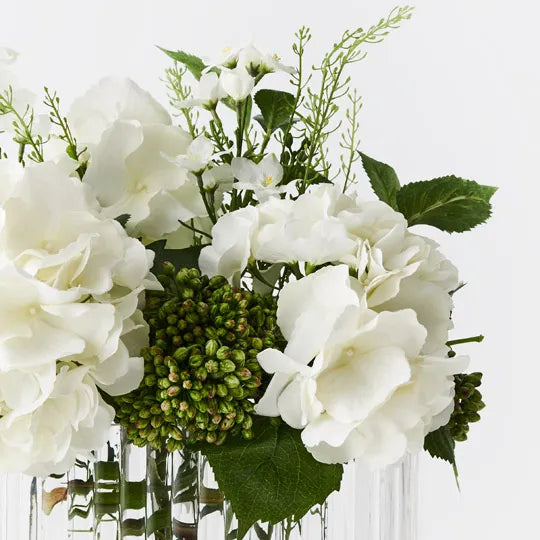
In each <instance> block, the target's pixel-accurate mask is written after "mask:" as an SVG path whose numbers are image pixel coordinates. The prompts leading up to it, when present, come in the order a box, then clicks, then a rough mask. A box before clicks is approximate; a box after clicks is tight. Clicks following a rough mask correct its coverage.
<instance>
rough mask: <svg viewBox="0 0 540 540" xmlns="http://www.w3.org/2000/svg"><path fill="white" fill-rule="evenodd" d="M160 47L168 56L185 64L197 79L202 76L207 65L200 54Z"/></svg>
mask: <svg viewBox="0 0 540 540" xmlns="http://www.w3.org/2000/svg"><path fill="white" fill-rule="evenodd" d="M158 49H161V50H162V51H163V52H164V53H165V54H166V55H167V56H170V57H171V58H172V59H173V60H176V61H177V62H180V63H181V64H184V66H186V67H187V68H188V70H189V71H190V72H191V73H192V75H193V76H194V77H195V78H196V79H197V80H199V79H200V78H201V74H202V72H203V70H204V68H205V67H206V66H205V65H204V62H203V61H202V60H201V59H200V58H199V57H198V56H195V55H193V54H189V53H186V52H184V51H169V50H168V49H164V48H163V47H158Z"/></svg>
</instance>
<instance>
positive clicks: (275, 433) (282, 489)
mask: <svg viewBox="0 0 540 540" xmlns="http://www.w3.org/2000/svg"><path fill="white" fill-rule="evenodd" d="M253 432H254V433H255V437H254V438H253V439H252V440H251V441H244V440H241V439H234V440H232V439H231V440H230V442H229V441H228V442H227V444H225V445H223V446H212V445H204V447H202V448H201V451H202V452H203V453H204V454H205V455H206V456H207V458H208V460H209V462H210V465H211V466H212V468H213V470H214V474H215V476H216V480H217V482H218V485H219V487H220V489H221V490H223V492H224V494H225V497H226V498H227V499H228V500H229V501H230V502H231V506H232V509H233V511H234V513H235V514H236V516H237V518H238V538H239V540H241V539H242V538H243V537H244V535H245V534H246V533H247V531H248V530H249V528H250V527H251V526H252V525H253V524H254V523H255V522H257V521H265V522H270V523H273V524H275V523H279V522H280V521H282V520H284V519H286V518H287V517H290V516H294V519H295V520H298V519H300V518H301V517H302V516H303V515H304V514H306V512H308V511H309V509H310V508H312V507H313V506H314V505H316V504H322V503H323V502H324V501H325V500H326V498H327V497H328V496H329V495H330V493H332V492H333V491H335V490H338V489H339V486H340V482H341V477H342V474H343V467H342V466H341V465H326V464H323V463H319V462H318V461H316V460H315V459H314V458H313V457H312V456H311V454H310V453H309V452H308V451H307V450H306V448H305V446H304V444H303V443H302V440H301V438H300V430H297V429H293V428H291V427H289V426H287V425H286V424H284V423H283V422H281V421H280V420H279V419H277V418H272V419H269V418H264V417H257V418H256V419H255V420H254V424H253Z"/></svg>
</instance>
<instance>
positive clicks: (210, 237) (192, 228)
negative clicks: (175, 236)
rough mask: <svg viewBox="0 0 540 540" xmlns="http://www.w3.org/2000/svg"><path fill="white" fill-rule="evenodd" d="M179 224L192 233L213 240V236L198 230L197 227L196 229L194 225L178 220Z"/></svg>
mask: <svg viewBox="0 0 540 540" xmlns="http://www.w3.org/2000/svg"><path fill="white" fill-rule="evenodd" d="M178 223H180V225H182V227H185V228H186V229H189V230H190V231H193V232H196V233H197V234H200V235H202V236H206V238H209V239H210V240H212V235H211V234H208V233H207V232H204V231H202V230H201V229H197V227H194V226H193V225H188V224H187V223H185V222H184V221H181V220H178Z"/></svg>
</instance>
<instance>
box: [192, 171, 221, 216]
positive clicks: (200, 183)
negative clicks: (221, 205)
mask: <svg viewBox="0 0 540 540" xmlns="http://www.w3.org/2000/svg"><path fill="white" fill-rule="evenodd" d="M196 177H197V185H198V186H199V192H200V193H201V197H202V200H203V203H204V207H205V208H206V211H207V212H208V217H209V218H210V219H211V220H212V223H214V224H215V223H216V221H217V218H216V211H215V209H214V208H213V207H212V205H211V204H210V202H209V201H208V199H207V198H206V191H205V189H204V184H203V179H202V176H201V175H200V174H197V175H196Z"/></svg>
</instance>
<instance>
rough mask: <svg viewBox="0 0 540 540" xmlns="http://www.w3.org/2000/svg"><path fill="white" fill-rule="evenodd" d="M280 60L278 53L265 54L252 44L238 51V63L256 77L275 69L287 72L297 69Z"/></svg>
mask: <svg viewBox="0 0 540 540" xmlns="http://www.w3.org/2000/svg"><path fill="white" fill-rule="evenodd" d="M280 60H281V59H280V57H279V56H278V55H277V54H263V53H261V52H260V51H259V50H258V49H257V48H256V47H254V46H253V45H252V44H250V45H247V46H246V47H244V48H243V49H240V51H238V56H237V65H238V67H243V68H244V69H246V70H247V71H248V73H250V74H251V75H253V76H254V77H255V76H257V75H259V74H262V73H273V72H274V71H285V72H286V73H294V72H295V71H296V69H295V68H293V67H291V66H285V65H284V64H282V63H281V61H280Z"/></svg>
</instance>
